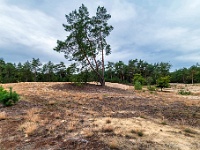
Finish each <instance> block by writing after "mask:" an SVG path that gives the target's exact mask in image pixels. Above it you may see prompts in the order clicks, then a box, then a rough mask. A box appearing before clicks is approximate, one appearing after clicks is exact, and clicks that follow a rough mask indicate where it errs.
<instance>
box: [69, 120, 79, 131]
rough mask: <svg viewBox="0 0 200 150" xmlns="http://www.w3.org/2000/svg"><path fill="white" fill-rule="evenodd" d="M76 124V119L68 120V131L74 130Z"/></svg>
mask: <svg viewBox="0 0 200 150" xmlns="http://www.w3.org/2000/svg"><path fill="white" fill-rule="evenodd" d="M76 124H77V122H76V121H72V122H70V123H69V126H68V131H69V132H72V131H75V130H76Z"/></svg>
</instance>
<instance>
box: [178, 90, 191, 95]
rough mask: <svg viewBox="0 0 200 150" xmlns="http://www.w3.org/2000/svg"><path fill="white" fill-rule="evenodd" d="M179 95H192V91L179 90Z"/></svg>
mask: <svg viewBox="0 0 200 150" xmlns="http://www.w3.org/2000/svg"><path fill="white" fill-rule="evenodd" d="M178 94H180V95H191V94H192V92H190V91H185V90H179V91H178Z"/></svg>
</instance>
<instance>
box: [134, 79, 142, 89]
mask: <svg viewBox="0 0 200 150" xmlns="http://www.w3.org/2000/svg"><path fill="white" fill-rule="evenodd" d="M134 88H135V90H142V84H141V83H140V82H138V81H136V82H135V84H134Z"/></svg>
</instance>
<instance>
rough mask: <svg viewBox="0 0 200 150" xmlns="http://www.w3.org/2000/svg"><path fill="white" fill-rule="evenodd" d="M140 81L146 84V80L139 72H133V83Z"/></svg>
mask: <svg viewBox="0 0 200 150" xmlns="http://www.w3.org/2000/svg"><path fill="white" fill-rule="evenodd" d="M136 82H140V83H141V84H142V85H146V80H145V79H144V78H143V77H142V75H141V74H135V75H134V77H133V84H135V83H136Z"/></svg>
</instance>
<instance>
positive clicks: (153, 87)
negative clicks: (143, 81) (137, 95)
mask: <svg viewBox="0 0 200 150" xmlns="http://www.w3.org/2000/svg"><path fill="white" fill-rule="evenodd" d="M147 89H148V90H149V91H156V87H155V86H151V85H148V86H147Z"/></svg>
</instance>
